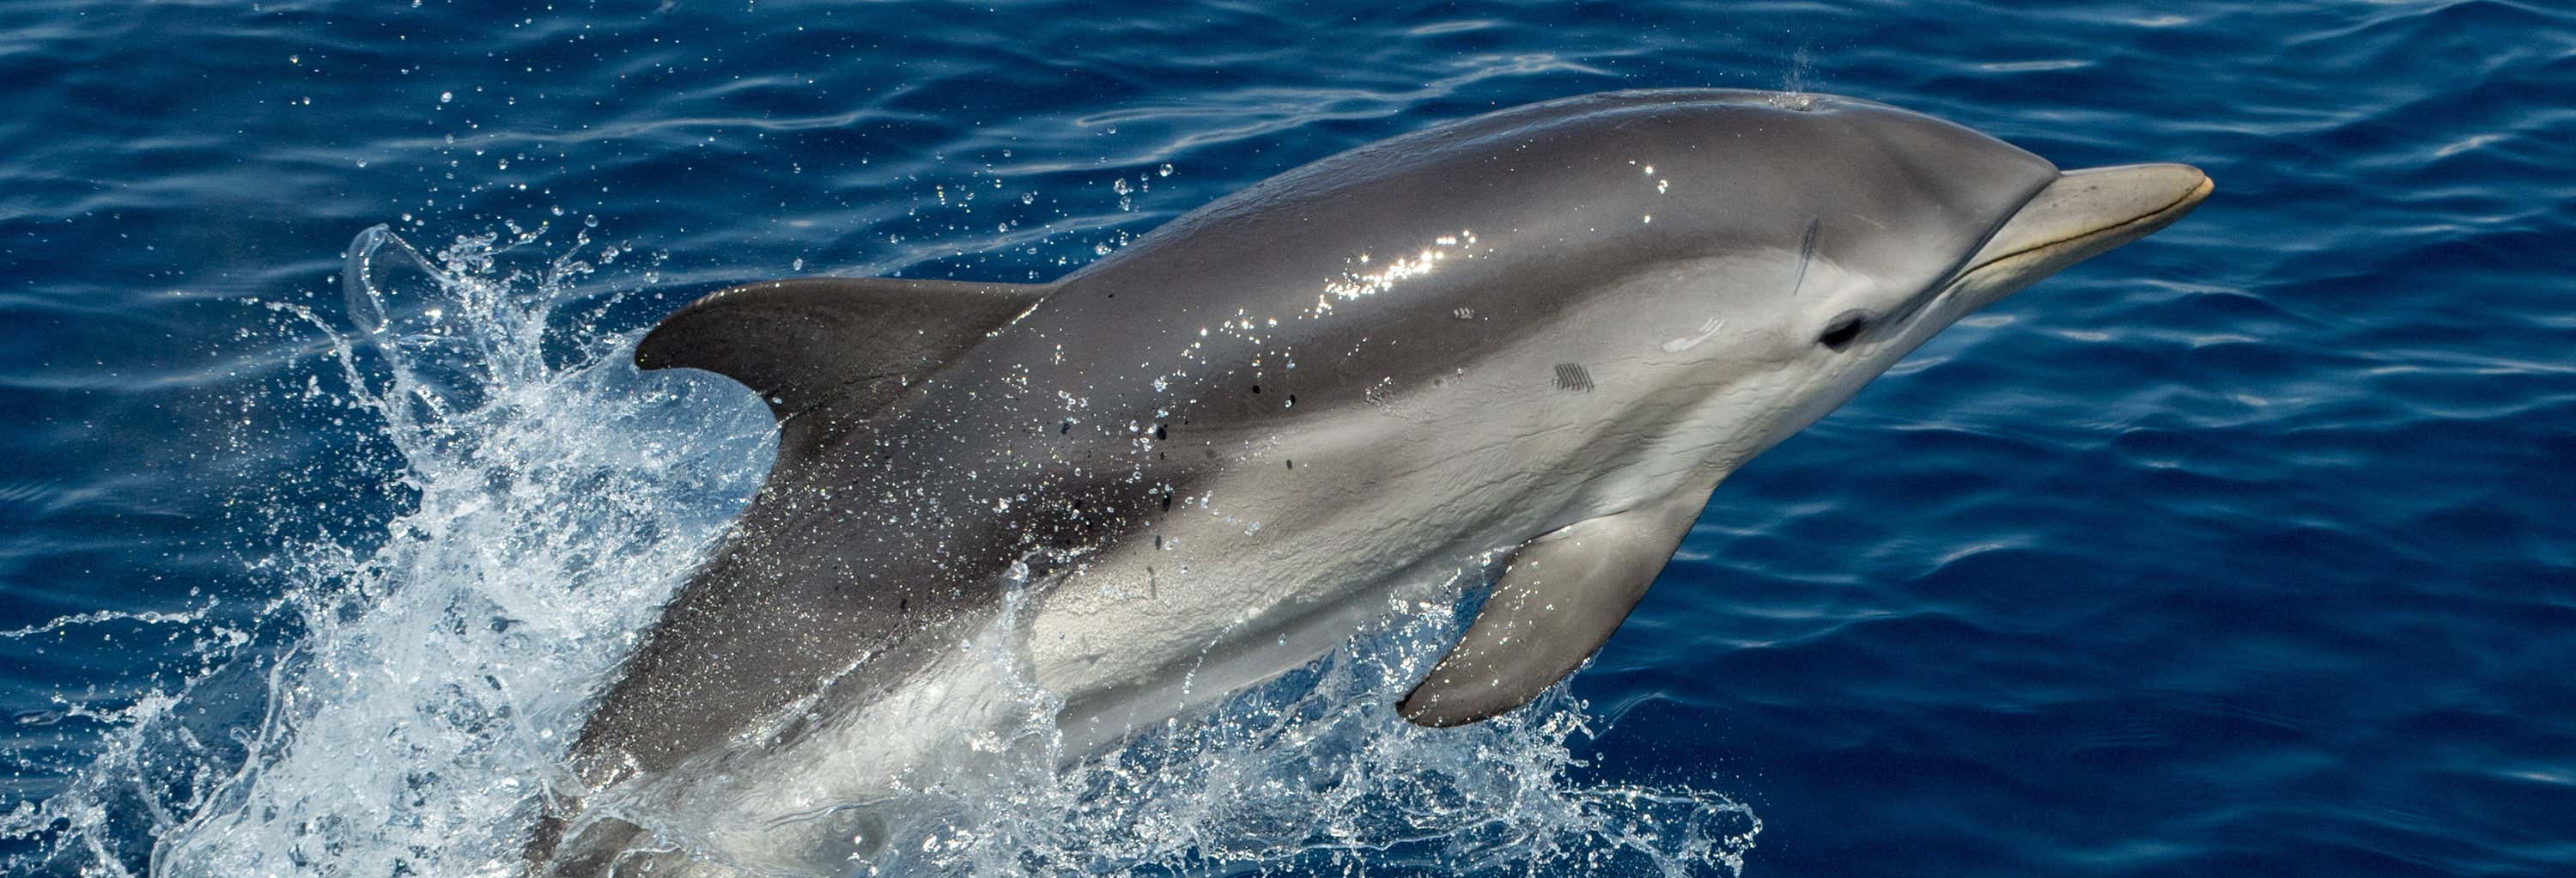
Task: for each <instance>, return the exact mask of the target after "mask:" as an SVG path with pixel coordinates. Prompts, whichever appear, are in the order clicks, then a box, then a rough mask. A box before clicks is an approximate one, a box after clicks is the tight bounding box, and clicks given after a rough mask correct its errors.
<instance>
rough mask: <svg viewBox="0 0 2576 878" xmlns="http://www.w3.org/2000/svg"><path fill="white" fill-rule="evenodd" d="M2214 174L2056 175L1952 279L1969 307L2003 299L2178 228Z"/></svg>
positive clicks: (2148, 168) (2101, 171)
mask: <svg viewBox="0 0 2576 878" xmlns="http://www.w3.org/2000/svg"><path fill="white" fill-rule="evenodd" d="M2212 188H2213V185H2212V184H2211V183H2210V180H2209V175H2208V174H2204V173H2201V171H2200V169H2199V168H2195V167H2192V166H2190V165H2177V164H2154V165H2120V166H2116V167H2109V168H2087V169H2084V170H2080V171H2068V172H2065V173H2063V174H2059V175H2058V176H2057V179H2056V180H2055V181H2054V182H2051V183H2049V184H2048V186H2047V188H2044V189H2041V190H2039V194H2038V195H2034V196H2031V199H2030V201H2028V202H2025V203H2024V204H2023V205H2022V206H2021V209H2020V210H2018V211H2015V212H2014V213H2013V215H2012V218H2011V219H2009V220H2005V221H2004V225H2003V228H2001V229H1997V230H1995V234H1994V237H1992V238H1988V239H1987V240H1986V245H1985V246H1984V247H1981V248H1979V249H1978V250H1977V253H1976V255H1974V256H1971V257H1968V262H1967V266H1968V267H1967V268H1965V269H1962V270H1960V272H1959V273H1958V275H1956V277H1955V279H1954V280H1952V281H1951V288H1952V292H1953V293H1954V294H1955V295H1961V296H1964V297H1968V298H1971V299H1973V300H1974V301H1971V302H1968V303H1966V304H1968V305H1969V306H1970V307H1971V308H1974V307H1980V306H1983V305H1985V304H1986V303H1988V302H1992V301H1994V300H1996V299H2000V298H2003V297H2004V296H2006V295H2009V294H2011V293H2012V292H2014V291H2015V290H2019V289H2021V288H2022V287H2026V286H2029V285H2030V284H2031V283H2032V282H2034V281H2037V280H2039V279H2040V278H2043V277H2047V276H2049V275H2051V274H2054V273H2056V272H2057V271H2058V270H2059V269H2062V268H2065V267H2067V266H2069V265H2073V264H2075V263H2078V262H2082V261H2084V260H2086V259H2090V258H2092V257H2093V256H2094V254H2097V253H2101V252H2102V251H2105V250H2109V249H2111V248H2113V247H2117V246H2120V245H2122V244H2126V243H2129V242H2131V241H2135V240H2137V239H2139V238H2143V237H2146V236H2147V234H2148V233H2150V232H2154V231H2155V230H2157V229H2161V228H2164V227H2165V226H2168V225H2171V224H2173V221H2174V220H2178V219H2181V218H2182V215H2183V214H2186V213H2190V212H2191V209H2192V208H2193V207H2196V206H2198V205H2199V204H2200V202H2201V200H2202V199H2205V198H2208V197H2209V193H2210V190H2211V189H2212Z"/></svg>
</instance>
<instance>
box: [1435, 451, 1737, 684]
mask: <svg viewBox="0 0 2576 878" xmlns="http://www.w3.org/2000/svg"><path fill="white" fill-rule="evenodd" d="M1707 502H1708V494H1707V493H1706V492H1704V491H1692V490H1684V491H1681V492H1679V493H1678V494H1677V495H1676V496H1673V497H1669V498H1666V499H1664V500H1663V501H1660V502H1657V503H1654V504H1651V505H1648V506H1643V507H1639V508H1636V509H1631V510H1628V511H1626V512H1621V513H1617V514H1614V515H1605V516H1602V517H1600V518H1593V519H1586V520H1584V521H1580V522H1576V523H1574V524H1571V525H1568V526H1566V527H1564V528H1560V529H1558V530H1554V531H1550V532H1548V533H1546V534H1543V535H1541V536H1539V537H1538V538H1537V539H1533V540H1531V541H1529V542H1527V543H1523V544H1522V545H1521V547H1520V548H1519V549H1516V550H1514V551H1513V552H1512V557H1511V561H1510V562H1509V563H1508V564H1507V565H1506V566H1505V567H1504V569H1503V575H1502V577H1501V578H1500V579H1498V580H1497V581H1496V582H1495V583H1494V592H1493V595H1492V596H1491V597H1488V598H1486V599H1485V606H1484V609H1482V610H1479V611H1477V613H1476V621H1475V622H1473V623H1470V624H1469V625H1468V626H1467V633H1466V635H1465V636H1462V637H1460V638H1459V639H1458V645H1457V646H1455V647H1452V648H1450V650H1449V654H1448V655H1447V656H1444V657H1442V658H1441V659H1440V664H1439V665H1437V666H1435V667H1433V668H1432V669H1431V673H1430V674H1428V675H1425V676H1424V677H1423V678H1422V682H1421V683H1420V684H1418V685H1416V686H1414V687H1413V692H1412V694H1409V695H1406V696H1405V697H1404V701H1403V702H1401V703H1399V704H1397V705H1396V710H1397V712H1399V713H1402V714H1403V715H1404V718H1405V719H1407V720H1411V721H1413V722H1414V723H1416V724H1418V725H1425V726H1435V727H1446V726H1457V725H1465V724H1467V723H1472V722H1476V721H1478V720H1483V719H1486V718H1489V717H1492V716H1494V715H1496V714H1500V713H1502V712H1504V711H1507V710H1511V709H1512V708H1515V707H1519V706H1521V705H1522V704H1524V703H1527V702H1528V701H1529V700H1530V699H1531V698H1535V697H1537V696H1538V694H1539V693H1540V692H1543V691H1546V689H1547V687H1549V686H1553V685H1555V684H1556V681H1558V680H1562V679H1565V675H1567V674H1570V673H1573V672H1574V669H1575V667H1576V666H1579V665H1581V664H1583V660H1584V659H1586V658H1589V657H1591V655H1592V653H1593V651H1594V650H1597V649H1600V648H1601V643H1602V641H1605V640H1608V639H1610V634H1611V632H1614V631H1617V630H1619V623H1620V622H1621V621H1622V620H1625V619H1627V618H1628V611H1629V610H1630V609H1631V608H1634V607H1635V606H1636V605H1637V600H1638V599H1639V598H1642V597H1644V596H1645V595H1646V587H1647V586H1649V585H1652V584H1654V582H1655V574H1657V573H1660V572H1662V571H1663V569H1664V562H1666V561H1669V560H1671V559H1672V557H1673V550H1674V549H1675V548H1678V547H1680V545H1681V541H1682V536H1683V535H1684V534H1687V533H1689V532H1690V527H1691V523H1692V522H1694V521H1697V520H1698V519H1699V512H1700V508H1701V507H1702V506H1704V505H1706V504H1707Z"/></svg>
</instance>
